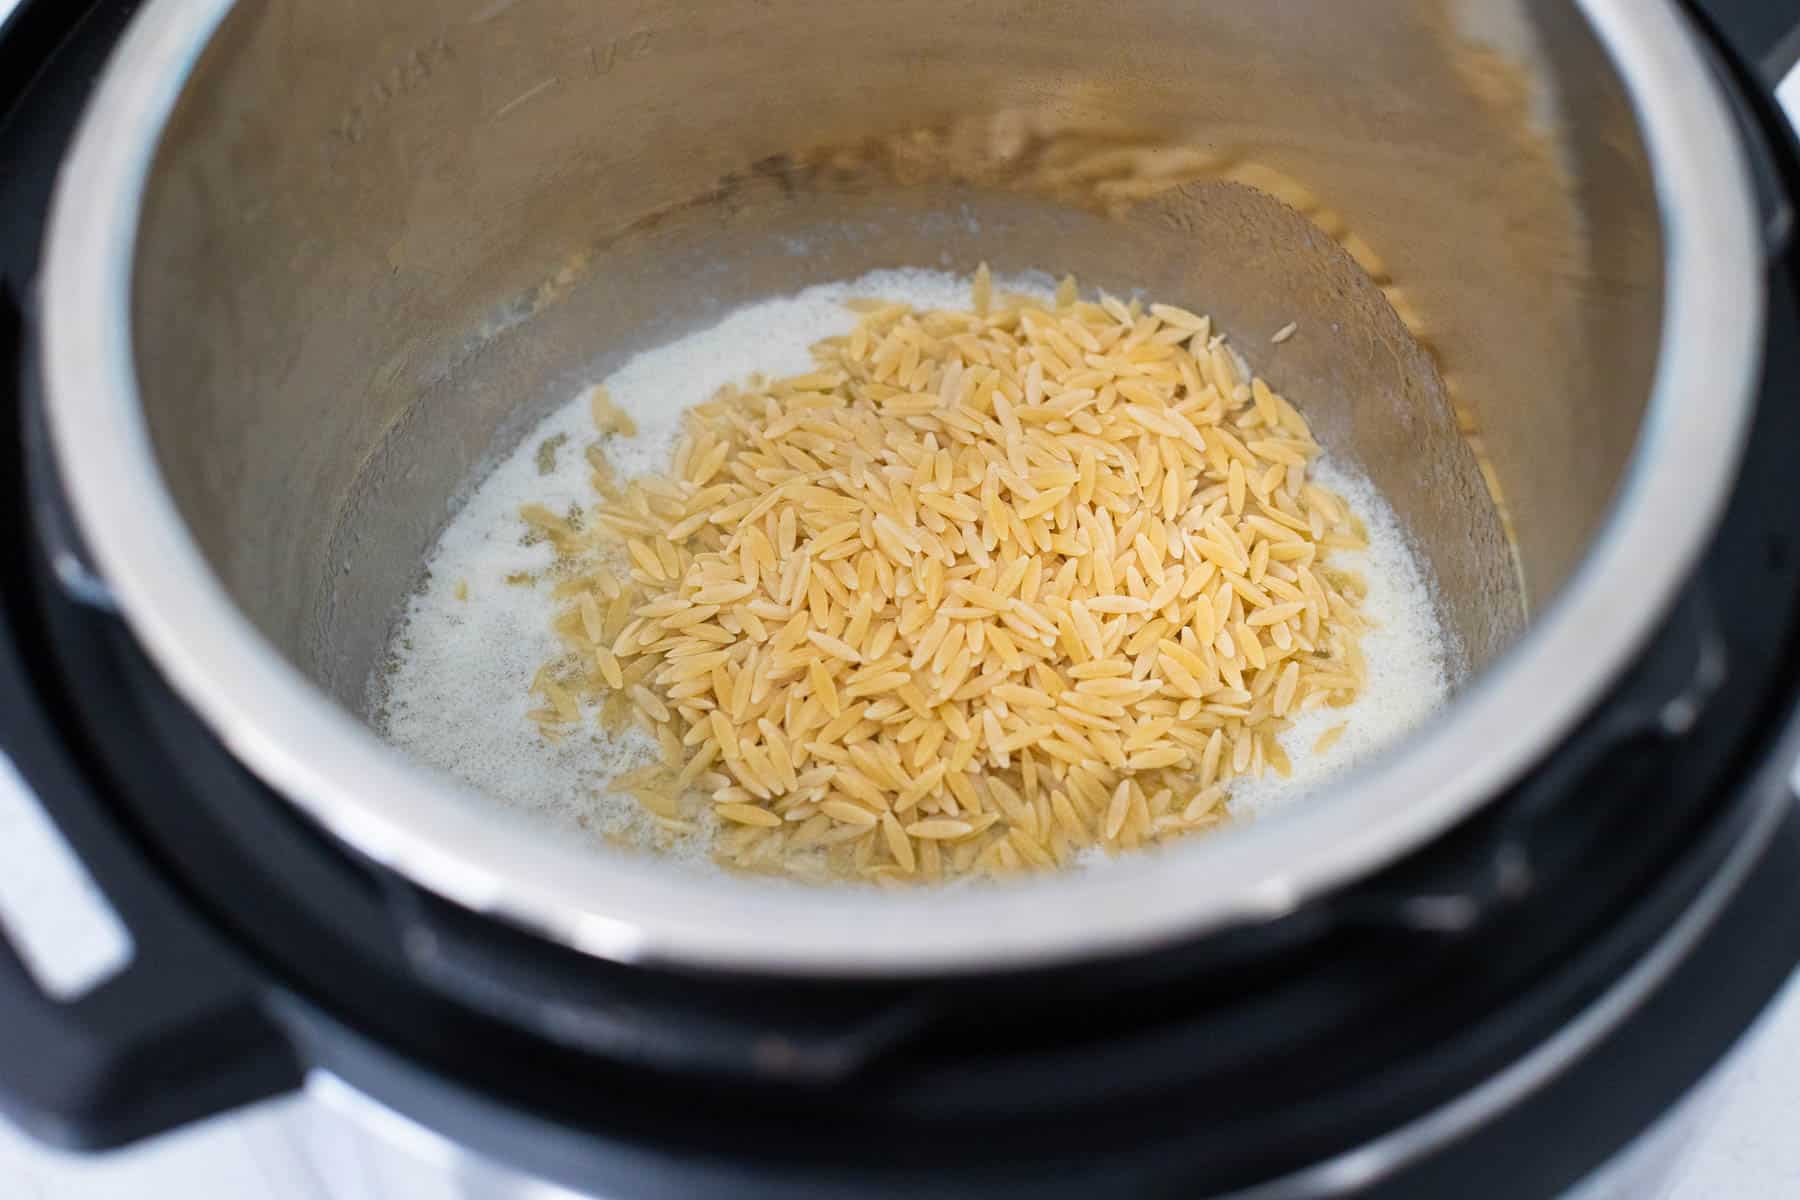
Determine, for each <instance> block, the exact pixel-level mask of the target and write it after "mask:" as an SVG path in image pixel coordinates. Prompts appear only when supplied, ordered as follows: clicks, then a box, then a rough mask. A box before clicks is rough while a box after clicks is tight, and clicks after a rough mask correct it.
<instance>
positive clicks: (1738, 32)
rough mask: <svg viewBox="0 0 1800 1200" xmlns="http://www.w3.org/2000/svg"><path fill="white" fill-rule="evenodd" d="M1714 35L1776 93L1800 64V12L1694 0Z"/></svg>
mask: <svg viewBox="0 0 1800 1200" xmlns="http://www.w3.org/2000/svg"><path fill="white" fill-rule="evenodd" d="M1690 3H1691V4H1692V5H1693V7H1694V8H1695V9H1696V10H1697V11H1698V12H1699V13H1700V14H1702V15H1703V19H1704V22H1705V23H1706V24H1709V25H1710V26H1711V29H1712V33H1713V34H1714V36H1715V37H1717V38H1719V39H1720V40H1721V41H1723V42H1724V43H1725V45H1726V46H1727V47H1729V48H1730V49H1731V51H1732V52H1733V53H1734V54H1735V55H1736V56H1737V57H1738V59H1739V60H1740V61H1741V62H1744V63H1747V64H1749V65H1750V66H1751V68H1752V69H1753V70H1755V71H1756V73H1757V74H1759V75H1761V76H1762V83H1763V85H1764V87H1766V88H1767V89H1769V90H1771V91H1773V90H1774V89H1775V87H1776V85H1778V84H1779V83H1781V81H1782V80H1783V79H1784V78H1786V77H1787V74H1788V72H1789V71H1791V70H1793V69H1794V65H1795V63H1797V62H1800V12H1797V11H1796V10H1795V9H1794V7H1793V6H1792V5H1791V4H1771V3H1770V2H1769V0H1690Z"/></svg>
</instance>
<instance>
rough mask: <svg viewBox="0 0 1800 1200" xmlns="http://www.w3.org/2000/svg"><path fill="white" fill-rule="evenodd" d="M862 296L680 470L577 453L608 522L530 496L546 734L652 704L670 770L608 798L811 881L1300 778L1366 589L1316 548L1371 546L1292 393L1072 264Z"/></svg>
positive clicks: (719, 424) (980, 852)
mask: <svg viewBox="0 0 1800 1200" xmlns="http://www.w3.org/2000/svg"><path fill="white" fill-rule="evenodd" d="M853 304H854V307H856V308H857V309H858V310H859V312H860V314H861V319H860V321H859V323H858V324H857V325H856V326H855V328H854V329H853V331H852V332H851V333H849V334H848V335H847V336H842V337H832V338H827V339H825V340H823V341H820V342H819V343H818V344H817V345H815V346H814V348H813V355H814V358H815V360H816V367H815V369H814V370H813V371H811V372H809V373H807V374H804V375H799V376H794V377H790V378H785V379H777V380H765V379H762V378H760V377H754V376H753V377H751V378H750V379H749V380H748V381H747V382H746V383H745V384H744V385H743V386H742V387H735V388H726V389H724V390H722V391H721V392H720V393H719V394H717V395H716V396H715V397H713V398H712V399H711V400H710V401H709V402H707V403H704V404H701V405H698V406H696V407H694V408H692V409H690V410H688V412H687V413H686V415H685V417H684V420H685V436H684V438H683V439H682V441H681V443H680V445H679V448H678V449H677V451H676V453H675V456H674V462H673V464H672V466H671V469H670V471H669V473H668V475H667V476H666V477H640V478H637V479H634V480H631V481H630V482H627V483H624V484H620V483H619V482H618V481H617V480H616V479H615V478H614V477H613V475H612V473H611V471H610V470H609V469H608V467H607V460H606V458H605V456H604V454H602V453H600V451H599V447H598V446H596V447H593V448H590V451H589V455H588V461H589V462H590V463H591V464H592V466H593V479H592V482H593V486H594V488H595V490H596V492H597V493H598V495H599V498H600V501H601V502H600V503H599V504H598V506H596V507H594V508H593V509H591V510H588V511H585V512H583V511H579V510H571V511H570V512H569V513H567V514H566V515H559V514H557V513H553V512H551V511H549V510H548V509H547V508H544V507H543V506H537V505H531V506H527V507H526V508H525V510H524V512H523V515H524V517H525V519H526V520H527V521H528V522H529V523H530V524H531V526H532V527H533V528H534V529H535V530H536V531H537V533H538V534H539V535H541V536H543V537H545V538H547V539H548V540H549V541H550V542H551V543H552V544H553V546H554V548H555V551H556V554H557V567H556V575H557V578H558V580H559V582H558V583H557V585H556V588H555V595H556V596H557V597H558V599H559V602H560V603H562V604H563V605H564V607H563V609H562V611H561V612H560V615H559V616H558V618H557V621H556V631H557V633H558V635H559V636H560V638H561V641H562V644H563V647H564V652H563V653H562V654H561V655H559V656H558V657H557V658H556V659H555V660H554V661H552V662H549V663H546V664H544V666H543V668H542V669H541V670H539V671H538V673H537V676H536V679H535V681H534V684H533V691H534V692H535V693H537V694H538V695H540V696H541V697H542V698H543V704H542V706H541V707H539V708H537V709H535V710H533V711H532V713H531V714H530V715H531V718H532V719H533V720H535V721H537V722H538V723H539V725H540V726H541V728H542V729H543V732H544V733H545V735H546V736H549V737H552V738H555V737H560V736H562V735H563V734H565V733H566V732H568V731H569V730H570V729H571V728H573V727H575V726H577V725H578V724H580V723H581V722H582V721H583V720H584V704H585V705H587V706H590V707H591V706H596V705H597V706H598V714H597V719H598V721H599V722H600V723H601V724H602V726H604V727H605V728H606V729H608V730H613V731H616V730H618V729H620V728H622V726H623V725H624V723H625V722H627V721H631V720H636V721H640V722H642V723H643V724H644V725H646V726H647V727H648V728H649V729H650V730H651V731H653V733H654V734H655V736H656V737H657V739H658V740H659V742H660V744H661V746H662V751H663V761H662V762H661V763H656V764H652V765H650V766H646V767H644V768H641V769H639V770H636V771H633V772H630V773H629V774H628V775H626V776H623V777H621V778H619V779H616V780H614V781H613V786H614V787H615V788H616V789H618V790H622V791H627V792H629V793H630V794H631V795H633V796H635V797H636V798H637V800H638V801H639V802H640V803H641V804H642V805H643V806H644V807H645V808H646V809H647V810H648V811H649V812H650V813H651V814H653V815H654V818H655V819H656V821H657V822H658V823H659V824H662V825H664V826H666V827H668V828H670V829H672V830H676V831H683V832H693V831H696V830H697V829H699V828H700V827H701V826H702V825H704V824H710V821H709V820H708V818H706V815H705V814H706V813H708V812H710V813H711V814H712V818H713V819H716V821H717V822H718V830H719V832H718V834H717V836H716V840H715V845H714V854H715V857H716V858H717V859H718V860H719V861H721V862H723V863H725V864H728V865H731V866H733V867H737V868H742V869H750V870H757V871H773V872H781V873H786V874H791V875H796V876H799V877H803V878H817V879H825V878H844V877H849V878H865V879H873V880H875V881H878V882H898V881H903V880H908V879H939V878H946V877H950V876H955V875H962V874H970V873H980V874H1006V873H1010V872H1015V871H1020V870H1028V869H1034V868H1049V867H1055V866H1058V865H1062V864H1066V863H1069V862H1071V861H1072V860H1073V859H1075V858H1076V857H1077V856H1078V855H1080V854H1082V853H1083V852H1085V851H1089V850H1091V849H1095V848H1103V849H1106V850H1129V849H1132V848H1135V847H1139V846H1144V845H1148V844H1151V843H1154V842H1158V841H1161V840H1163V839H1166V838H1170V837H1174V836H1177V835H1180V834H1185V833H1189V832H1192V831H1196V830H1202V829H1206V828H1209V827H1211V826H1213V825H1215V824H1217V823H1219V822H1220V821H1221V820H1223V819H1224V816H1225V807H1224V803H1223V802H1224V800H1225V799H1226V796H1227V793H1228V790H1229V786H1230V784H1231V781H1232V780H1233V779H1236V778H1238V777H1241V776H1245V775H1261V774H1262V773H1263V772H1265V771H1275V772H1277V773H1280V774H1286V773H1287V772H1288V770H1289V761H1288V758H1287V754H1286V752H1285V751H1284V750H1283V748H1282V745H1281V742H1280V741H1279V735H1280V734H1281V733H1282V732H1283V731H1284V730H1285V729H1287V728H1288V726H1289V722H1290V719H1291V718H1292V717H1294V716H1295V715H1296V714H1298V713H1299V712H1301V711H1304V710H1306V709H1309V708H1313V707H1316V706H1318V705H1322V704H1323V705H1334V706H1344V705H1348V704H1349V703H1350V702H1352V701H1353V700H1354V699H1355V697H1356V695H1357V692H1358V690H1359V689H1360V688H1361V686H1362V683H1363V680H1364V678H1365V667H1364V663H1363V658H1362V654H1361V652H1360V650H1359V648H1358V642H1359V637H1360V634H1361V633H1362V631H1363V630H1364V628H1365V624H1366V623H1365V621H1364V619H1363V617H1362V615H1361V612H1360V606H1361V603H1362V600H1363V595H1364V586H1363V583H1362V581H1361V580H1360V579H1359V578H1358V577H1356V576H1355V575H1354V574H1352V573H1349V572H1345V571H1340V570H1336V569H1334V568H1332V567H1331V566H1329V565H1328V564H1327V561H1326V560H1327V558H1328V557H1329V555H1330V552H1331V551H1332V550H1333V549H1338V548H1360V547H1362V546H1363V544H1364V541H1365V536H1366V535H1365V532H1364V529H1363V526H1362V523H1361V521H1360V520H1359V519H1358V518H1357V517H1356V515H1355V514H1354V513H1352V512H1350V511H1349V509H1348V508H1347V506H1346V505H1345V504H1344V502H1343V501H1342V500H1341V499H1340V498H1339V497H1337V496H1335V495H1333V494H1332V493H1330V492H1329V491H1327V490H1325V489H1323V488H1321V487H1320V486H1318V485H1317V484H1316V483H1312V482H1309V481H1308V479H1307V468H1308V464H1309V463H1310V462H1311V461H1312V460H1313V459H1314V458H1315V457H1316V456H1317V455H1318V454H1319V453H1320V448H1319V446H1318V444H1317V443H1316V442H1315V441H1314V440H1313V438H1312V435H1311V433H1310V431H1309V430H1308V427H1307V424H1306V422H1305V420H1303V419H1302V417H1301V416H1300V414H1299V413H1298V412H1297V411H1296V410H1295V409H1294V407H1293V406H1292V405H1291V404H1289V403H1288V402H1287V401H1286V400H1285V399H1283V398H1282V397H1281V396H1280V395H1278V394H1276V393H1275V392H1273V391H1272V390H1270V388H1269V387H1268V386H1267V385H1266V384H1265V383H1264V382H1263V381H1262V380H1261V379H1259V378H1255V377H1253V376H1251V375H1250V373H1249V372H1248V371H1247V369H1246V368H1245V366H1244V364H1243V362H1242V360H1241V359H1239V358H1238V357H1237V356H1236V355H1235V354H1234V353H1233V352H1232V351H1231V349H1230V348H1229V347H1228V346H1227V345H1226V344H1225V342H1224V339H1223V338H1221V337H1219V336H1218V335H1215V334H1214V333H1213V332H1212V329H1211V323H1210V321H1209V320H1208V319H1207V318H1206V317H1203V316H1197V315H1195V314H1193V313H1191V312H1188V311H1185V310H1183V309H1180V308H1174V307H1170V306H1166V305H1162V304H1150V305H1148V306H1147V307H1146V306H1144V305H1143V304H1141V303H1139V302H1135V301H1134V302H1132V303H1129V304H1127V303H1123V302H1121V301H1119V300H1117V299H1114V298H1112V297H1102V298H1101V299H1100V300H1099V301H1098V302H1097V303H1091V302H1087V301H1083V300H1081V299H1079V298H1078V297H1077V293H1076V289H1075V285H1074V282H1073V281H1072V280H1065V281H1064V283H1063V286H1062V287H1061V288H1059V289H1058V291H1057V293H1056V296H1055V298H1054V300H1053V301H1046V300H1039V299H1034V298H1031V297H1026V296H1018V295H1011V294H996V293H995V291H994V289H993V287H992V284H991V281H990V277H989V275H988V272H987V269H986V267H985V266H984V267H982V269H981V270H980V271H978V272H977V274H976V278H975V285H974V289H973V297H972V304H971V307H970V309H969V310H967V311H949V310H932V311H916V310H914V309H912V308H910V307H908V306H906V305H903V304H887V303H880V302H876V301H856V302H853ZM592 403H593V413H594V419H595V421H596V424H597V425H598V426H599V427H600V428H601V429H602V430H603V431H608V432H615V433H617V432H625V433H629V432H630V428H629V419H628V418H626V417H625V416H624V414H623V413H621V412H620V411H619V410H618V409H617V408H615V407H614V406H613V405H612V404H611V403H610V401H609V400H608V398H607V396H606V393H605V392H604V390H601V389H596V390H595V391H594V393H593V397H592ZM1336 732H1337V729H1334V730H1333V731H1332V732H1331V733H1328V734H1327V735H1326V738H1330V737H1332V736H1333V735H1334V734H1335V733H1336ZM1324 740H1325V739H1321V742H1323V741H1324ZM1322 748H1323V747H1322V746H1321V747H1320V749H1322Z"/></svg>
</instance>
